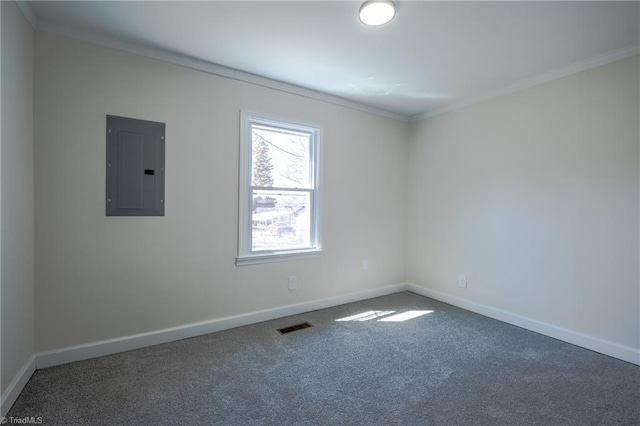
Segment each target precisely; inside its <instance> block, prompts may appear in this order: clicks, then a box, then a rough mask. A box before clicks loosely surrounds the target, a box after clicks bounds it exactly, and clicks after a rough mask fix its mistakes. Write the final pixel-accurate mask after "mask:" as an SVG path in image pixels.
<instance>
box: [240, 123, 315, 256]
mask: <svg viewBox="0 0 640 426" xmlns="http://www.w3.org/2000/svg"><path fill="white" fill-rule="evenodd" d="M241 122H242V129H241V149H240V156H241V158H240V160H241V167H240V171H241V176H240V215H239V216H240V217H239V219H240V222H239V250H238V258H237V260H236V264H238V265H242V264H250V263H257V262H267V261H274V260H279V259H281V258H283V257H290V256H300V255H309V254H313V253H317V252H320V250H321V247H320V238H319V229H320V226H319V217H318V211H319V206H318V204H319V194H318V165H319V142H320V141H319V138H320V129H319V128H317V127H311V126H307V125H301V124H296V123H291V122H286V121H281V120H274V119H271V118H267V117H264V116H260V115H256V114H248V113H244V112H243V113H242V117H241Z"/></svg>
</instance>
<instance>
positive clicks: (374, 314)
mask: <svg viewBox="0 0 640 426" xmlns="http://www.w3.org/2000/svg"><path fill="white" fill-rule="evenodd" d="M393 313H395V311H367V312H362V313H361V314H356V315H351V316H350V317H344V318H340V319H337V320H336V321H369V320H371V319H375V318H380V317H382V316H385V315H389V314H393Z"/></svg>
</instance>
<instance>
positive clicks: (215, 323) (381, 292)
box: [0, 283, 640, 416]
mask: <svg viewBox="0 0 640 426" xmlns="http://www.w3.org/2000/svg"><path fill="white" fill-rule="evenodd" d="M402 291H411V292H413V293H416V294H419V295H422V296H426V297H429V298H432V299H435V300H439V301H441V302H444V303H447V304H450V305H453V306H457V307H459V308H462V309H466V310H468V311H471V312H475V313H478V314H481V315H485V316H487V317H490V318H494V319H497V320H500V321H503V322H506V323H509V324H513V325H516V326H519V327H522V328H525V329H527V330H531V331H535V332H537V333H540V334H544V335H546V336H549V337H553V338H556V339H559V340H562V341H565V342H568V343H571V344H574V345H577V346H581V347H584V348H587V349H591V350H593V351H596V352H599V353H602V354H605V355H609V356H612V357H614V358H618V359H621V360H623V361H627V362H630V363H633V364H637V365H640V351H639V350H638V349H635V348H631V347H627V346H623V345H620V344H617V343H614V342H609V341H606V340H602V339H599V338H596V337H593V336H588V335H585V334H581V333H577V332H575V331H571V330H568V329H564V328H561V327H557V326H555V325H552V324H548V323H544V322H541V321H537V320H534V319H531V318H527V317H523V316H521V315H517V314H514V313H511V312H507V311H503V310H501V309H497V308H494V307H491V306H487V305H482V304H480V303H476V302H471V301H468V300H464V299H461V298H459V297H455V296H451V295H448V294H445V293H441V292H438V291H435V290H431V289H427V288H424V287H420V286H418V285H415V284H410V283H407V284H395V285H391V286H387V287H381V288H376V289H371V290H364V291H359V292H355V293H349V294H345V295H341V296H335V297H329V298H325V299H319V300H312V301H309V302H303V303H297V304H293V305H287V306H282V307H278V308H273V309H266V310H262V311H257V312H251V313H247V314H242V315H235V316H231V317H226V318H220V319H216V320H211V321H203V322H198V323H192V324H187V325H183V326H179V327H173V328H167V329H164V330H157V331H152V332H148V333H141V334H135V335H131V336H124V337H120V338H116V339H109V340H103V341H99V342H93V343H87V344H84V345H77V346H71V347H67V348H61V349H56V350H53V351H47V352H41V353H38V354H35V355H33V356H31V358H29V360H28V361H27V362H26V363H25V365H24V366H23V367H22V369H20V371H19V372H18V374H17V375H16V377H15V378H14V379H13V381H12V382H11V384H10V385H9V386H8V388H7V390H6V391H5V392H4V394H3V395H2V404H1V413H0V415H1V416H5V415H6V414H7V412H8V411H9V409H10V408H11V406H12V405H13V403H14V402H15V400H16V399H17V398H18V395H20V392H22V389H23V388H24V386H25V385H26V384H27V382H28V381H29V378H31V375H32V374H33V373H34V371H35V370H36V369H39V368H46V367H52V366H55V365H60V364H66V363H68V362H74V361H81V360H84V359H90V358H95V357H99V356H103V355H110V354H114V353H118V352H124V351H129V350H133V349H139V348H142V347H146V346H152V345H157V344H160V343H167V342H172V341H175V340H180V339H186V338H189V337H196V336H201V335H203V334H208V333H214V332H216V331H222V330H227V329H230V328H235V327H241V326H244V325H250V324H255V323H258V322H262V321H268V320H272V319H276V318H282V317H286V316H290V315H297V314H301V313H304V312H309V311H314V310H318V309H324V308H329V307H332V306H338V305H342V304H345V303H351V302H358V301H360V300H366V299H370V298H373V297H379V296H386V295H389V294H393V293H399V292H402Z"/></svg>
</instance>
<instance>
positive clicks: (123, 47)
mask: <svg viewBox="0 0 640 426" xmlns="http://www.w3.org/2000/svg"><path fill="white" fill-rule="evenodd" d="M37 29H38V30H39V31H41V32H44V33H49V34H54V35H60V36H64V37H68V38H73V39H76V40H80V41H83V42H86V43H89V44H94V45H98V46H102V47H108V48H111V49H115V50H119V51H124V52H127V53H132V54H134V55H138V56H143V57H146V58H150V59H155V60H158V61H162V62H166V63H169V64H173V65H178V66H182V67H184V68H189V69H193V70H197V71H202V72H205V73H207V74H212V75H216V76H219V77H225V78H230V79H233V80H238V81H242V82H245V83H251V84H254V85H256V86H261V87H266V88H269V89H273V90H277V91H280V92H285V93H290V94H293V95H297V96H302V97H305V98H309V99H314V100H317V101H322V102H326V103H329V104H333V105H338V106H342V107H345V108H350V109H354V110H357V111H362V112H366V113H369V114H374V115H378V116H381V117H386V118H391V119H394V120H400V121H404V122H407V121H409V116H407V115H403V114H399V113H395V112H391V111H386V110H383V109H380V108H375V107H371V106H368V105H364V104H361V103H358V102H354V101H350V100H348V99H344V98H341V97H339V96H334V95H330V94H328V93H323V92H320V91H317V90H313V89H307V88H305V87H301V86H296V85H294V84H291V83H285V82H282V81H278V80H274V79H270V78H267V77H262V76H259V75H256V74H251V73H248V72H244V71H240V70H237V69H234V68H229V67H225V66H223V65H219V64H216V63H213V62H208V61H205V60H202V59H197V58H193V57H190V56H187V55H183V54H179V53H174V52H168V51H165V50H162V49H158V48H154V47H148V46H144V45H142V44H138V43H131V42H127V41H123V40H119V39H116V38H112V37H106V36H99V35H95V34H91V33H89V32H84V31H78V30H73V29H69V28H65V27H62V26H59V25H56V24H53V23H51V22H48V21H42V20H40V21H38V25H37Z"/></svg>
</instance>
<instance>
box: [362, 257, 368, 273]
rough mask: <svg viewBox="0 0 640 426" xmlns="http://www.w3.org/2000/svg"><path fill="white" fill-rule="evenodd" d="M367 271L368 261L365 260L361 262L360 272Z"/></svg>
mask: <svg viewBox="0 0 640 426" xmlns="http://www.w3.org/2000/svg"><path fill="white" fill-rule="evenodd" d="M367 269H369V261H368V260H367V259H364V260H363V261H362V270H363V271H366V270H367Z"/></svg>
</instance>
